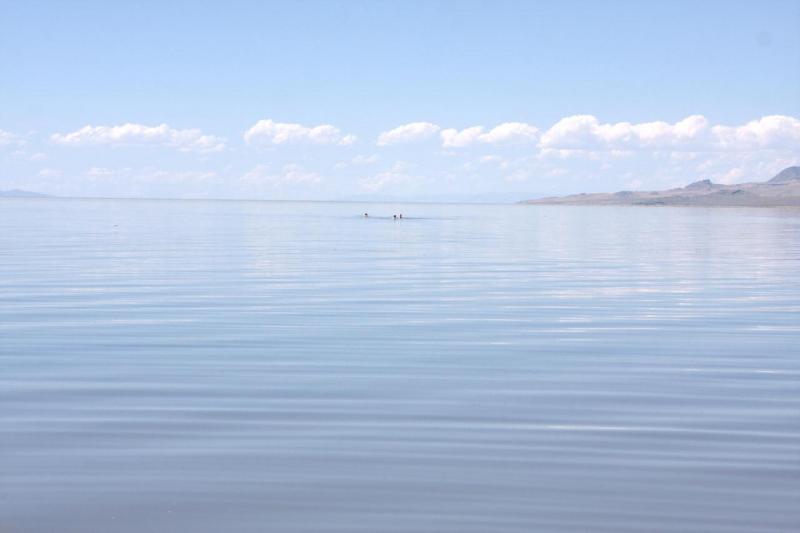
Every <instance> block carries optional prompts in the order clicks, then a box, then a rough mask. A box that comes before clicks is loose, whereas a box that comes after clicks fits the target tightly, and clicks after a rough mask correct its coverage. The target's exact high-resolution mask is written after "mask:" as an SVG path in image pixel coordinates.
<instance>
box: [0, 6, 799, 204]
mask: <svg viewBox="0 0 800 533" xmlns="http://www.w3.org/2000/svg"><path fill="white" fill-rule="evenodd" d="M187 6H190V8H187ZM615 6H616V8H615V9H609V7H608V5H607V4H605V5H595V4H593V3H590V2H566V3H564V2H559V3H555V2H552V3H537V4H532V3H527V2H501V3H499V4H488V3H483V2H460V3H458V4H455V3H444V2H426V3H422V2H413V3H403V4H399V3H398V4H372V3H368V2H347V3H343V2H341V3H339V2H337V3H318V2H300V3H292V4H287V5H268V6H267V5H261V4H258V3H249V2H234V3H227V4H224V5H223V4H219V3H211V2H208V3H202V4H200V5H195V4H186V5H184V4H182V3H175V4H171V5H161V4H160V3H156V2H141V3H139V4H137V6H133V5H107V4H105V3H100V2H85V3H81V4H79V5H55V6H54V5H49V4H46V3H35V2H34V3H25V4H22V3H10V4H8V5H6V6H4V12H5V13H6V16H4V17H3V19H2V20H0V64H1V65H2V67H3V69H2V72H3V76H4V79H5V81H6V82H5V83H3V84H0V97H1V98H2V100H3V101H4V102H5V103H6V105H5V106H3V107H2V108H1V109H0V189H25V190H32V191H38V192H44V193H50V194H56V195H72V196H111V197H117V196H119V197H129V196H142V197H178V198H183V197H185V198H204V197H215V198H219V197H222V198H246V199H247V198H253V199H297V200H302V199H315V200H331V199H341V198H379V197H396V198H404V199H427V198H433V197H436V198H441V199H446V198H465V197H473V196H474V197H479V196H484V197H487V198H491V197H494V198H507V199H512V198H516V199H519V200H523V199H526V198H531V197H533V196H535V195H542V196H544V195H561V194H570V193H576V192H583V191H616V190H622V189H631V190H648V189H649V190H657V189H665V188H669V187H675V186H682V185H686V184H687V183H689V182H692V181H696V180H701V179H711V180H712V181H714V182H718V183H736V182H741V181H763V180H766V179H769V178H770V177H772V176H773V175H774V174H776V173H777V172H778V171H780V170H782V169H783V168H785V167H789V166H792V165H798V164H800V59H798V58H799V57H800V54H798V50H800V34H798V32H797V31H796V28H797V27H798V26H799V25H800V5H798V4H797V3H796V2H789V1H771V2H766V3H764V2H761V3H756V2H749V3H737V4H735V5H731V4H729V3H724V2H705V3H702V4H698V3H689V2H674V3H670V4H669V5H639V4H636V3H633V2H621V3H618V4H615ZM565 27H569V28H571V31H569V32H564V31H563V29H564V28H565ZM677 33H680V35H681V39H675V38H674V35H675V34H677Z"/></svg>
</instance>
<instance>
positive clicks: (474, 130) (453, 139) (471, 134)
mask: <svg viewBox="0 0 800 533" xmlns="http://www.w3.org/2000/svg"><path fill="white" fill-rule="evenodd" d="M482 134H483V128H482V127H481V126H472V127H471V128H465V129H463V130H461V131H459V130H457V129H454V128H449V129H446V130H442V132H441V133H440V134H439V135H440V136H441V137H442V146H445V147H447V148H460V147H463V146H468V145H470V144H472V143H474V142H477V141H478V139H479V138H480V137H481V135H482Z"/></svg>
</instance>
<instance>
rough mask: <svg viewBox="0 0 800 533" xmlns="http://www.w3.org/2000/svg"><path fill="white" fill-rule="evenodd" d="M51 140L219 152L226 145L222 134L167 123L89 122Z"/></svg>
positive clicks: (72, 144) (73, 144)
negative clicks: (149, 124) (110, 124)
mask: <svg viewBox="0 0 800 533" xmlns="http://www.w3.org/2000/svg"><path fill="white" fill-rule="evenodd" d="M50 140H51V141H53V142H54V143H56V144H61V145H65V146H88V145H154V146H166V147H169V148H175V149H177V150H180V151H184V152H219V151H221V150H224V149H225V140H224V139H222V138H221V137H217V136H215V135H207V134H204V133H203V132H202V131H201V130H199V129H196V128H192V129H183V130H179V129H175V128H171V127H169V126H168V125H167V124H160V125H158V126H146V125H144V124H133V123H127V124H121V125H118V126H92V125H88V126H84V127H83V128H81V129H79V130H75V131H73V132H70V133H54V134H53V135H51V136H50Z"/></svg>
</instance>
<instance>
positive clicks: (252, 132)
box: [244, 119, 357, 146]
mask: <svg viewBox="0 0 800 533" xmlns="http://www.w3.org/2000/svg"><path fill="white" fill-rule="evenodd" d="M244 140H245V142H246V143H247V144H286V143H311V144H338V145H342V146H345V145H350V144H353V143H355V142H356V140H357V139H356V136H355V135H345V134H343V133H342V131H341V130H340V129H339V128H337V127H335V126H331V125H330V124H322V125H319V126H303V125H302V124H291V123H285V122H274V121H273V120H270V119H266V120H259V121H258V122H256V123H255V124H254V125H253V126H252V127H251V128H250V129H248V130H247V131H246V132H245V133H244Z"/></svg>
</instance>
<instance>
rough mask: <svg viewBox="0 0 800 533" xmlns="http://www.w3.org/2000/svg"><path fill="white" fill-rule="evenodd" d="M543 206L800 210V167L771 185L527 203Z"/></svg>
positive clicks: (699, 186)
mask: <svg viewBox="0 0 800 533" xmlns="http://www.w3.org/2000/svg"><path fill="white" fill-rule="evenodd" d="M521 203H525V204H539V205H677V206H707V207H718V206H719V207H723V206H742V207H782V206H791V207H800V167H789V168H786V169H784V170H782V171H781V172H780V173H779V174H778V175H777V176H775V177H774V178H772V179H771V180H769V181H767V182H751V183H739V184H736V185H721V184H719V183H712V182H711V180H701V181H696V182H694V183H690V184H689V185H687V186H686V187H680V188H677V189H669V190H666V191H620V192H614V193H592V194H587V193H582V194H573V195H570V196H557V197H551V198H540V199H538V200H526V201H524V202H521Z"/></svg>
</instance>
